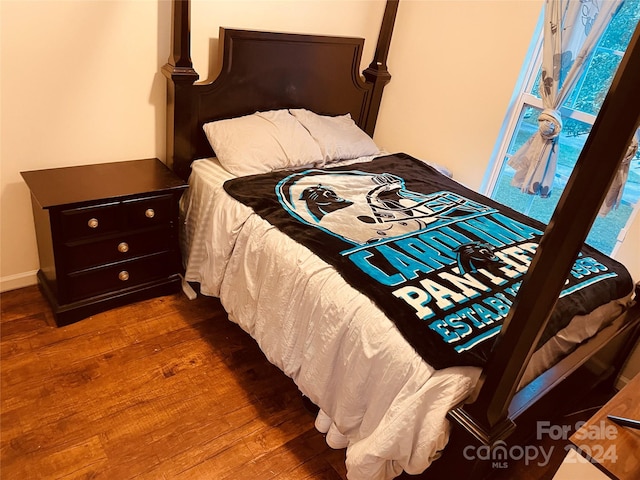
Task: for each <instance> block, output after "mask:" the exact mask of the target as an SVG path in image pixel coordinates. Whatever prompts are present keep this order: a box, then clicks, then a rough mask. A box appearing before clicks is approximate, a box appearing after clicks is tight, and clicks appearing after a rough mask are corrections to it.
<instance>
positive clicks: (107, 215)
mask: <svg viewBox="0 0 640 480" xmlns="http://www.w3.org/2000/svg"><path fill="white" fill-rule="evenodd" d="M122 224H123V211H122V205H121V204H120V203H119V202H118V203H110V204H103V205H100V206H93V207H85V208H74V209H71V210H63V211H62V212H61V214H60V226H61V230H62V232H61V236H62V239H63V240H74V239H80V238H86V237H95V236H99V235H103V234H108V233H114V232H118V231H120V230H121V229H122Z"/></svg>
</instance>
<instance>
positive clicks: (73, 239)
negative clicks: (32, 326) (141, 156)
mask: <svg viewBox="0 0 640 480" xmlns="http://www.w3.org/2000/svg"><path fill="white" fill-rule="evenodd" d="M21 175H22V177H23V178H24V180H25V182H26V183H27V185H28V187H29V189H30V190H31V204H32V208H33V217H34V222H35V229H36V238H37V241H38V255H39V257H40V270H39V271H38V282H39V285H40V287H41V289H42V291H43V293H44V295H45V297H46V298H47V300H48V301H49V303H50V304H51V307H52V309H53V314H54V318H55V321H56V324H57V325H58V326H62V325H67V324H69V323H73V322H76V321H78V320H81V319H83V318H86V317H88V316H90V315H93V314H96V313H99V312H101V311H104V310H108V309H110V308H114V307H117V306H121V305H124V304H127V303H130V302H134V301H138V300H143V299H147V298H151V297H155V296H159V295H166V294H169V293H173V292H175V291H177V290H178V289H179V288H180V284H181V279H180V275H179V274H180V272H181V268H182V267H181V260H180V249H179V246H178V200H179V197H180V195H181V194H182V192H183V191H184V190H185V189H186V188H187V184H186V183H185V182H184V181H183V180H182V179H180V178H179V177H178V176H176V175H175V174H174V173H173V172H172V171H171V170H169V169H168V168H167V167H166V166H165V165H164V164H163V163H162V162H161V161H160V160H158V159H157V158H151V159H145V160H132V161H126V162H114V163H103V164H96V165H82V166H74V167H65V168H53V169H46V170H36V171H29V172H21Z"/></svg>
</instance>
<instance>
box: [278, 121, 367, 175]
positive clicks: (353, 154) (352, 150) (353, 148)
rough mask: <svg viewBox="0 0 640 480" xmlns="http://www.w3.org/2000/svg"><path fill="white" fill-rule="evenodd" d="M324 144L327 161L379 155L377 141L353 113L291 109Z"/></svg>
mask: <svg viewBox="0 0 640 480" xmlns="http://www.w3.org/2000/svg"><path fill="white" fill-rule="evenodd" d="M289 111H290V112H291V114H292V115H293V116H294V117H296V118H297V119H298V121H299V122H300V123H301V124H302V125H304V127H305V128H306V129H307V130H309V133H310V134H311V136H312V137H313V138H314V139H315V141H316V142H318V145H320V151H321V152H322V158H323V160H324V162H325V163H326V162H333V161H336V160H349V159H352V158H359V157H365V156H369V155H376V154H377V153H379V149H378V147H377V145H376V144H375V143H374V142H373V140H372V139H371V137H370V136H369V135H367V134H366V133H365V132H364V131H362V130H361V129H360V127H358V126H357V125H356V123H355V122H354V121H353V120H352V118H351V115H350V114H348V113H347V114H346V115H340V116H337V117H329V116H326V115H318V114H317V113H314V112H311V111H309V110H305V109H290V110H289Z"/></svg>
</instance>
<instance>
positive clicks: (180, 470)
mask: <svg viewBox="0 0 640 480" xmlns="http://www.w3.org/2000/svg"><path fill="white" fill-rule="evenodd" d="M0 302H1V309H2V310H1V312H2V313H1V315H2V324H1V330H0V335H1V342H0V347H1V349H0V355H1V357H0V359H1V369H2V383H1V397H0V399H1V400H0V401H1V424H0V431H1V440H0V447H1V458H0V478H2V479H3V480H4V479H6V480H10V479H62V478H64V479H67V478H68V479H71V478H73V479H80V478H92V479H93V478H96V479H97V478H104V479H110V480H116V479H118V480H124V479H154V480H155V479H211V480H224V479H229V480H232V479H233V480H239V479H255V480H262V479H272V478H273V479H276V478H277V479H292V480H293V479H344V478H346V471H345V466H344V451H335V450H332V449H330V448H329V447H327V445H326V443H325V441H324V438H323V437H322V435H320V434H319V433H318V432H317V431H316V430H315V428H314V426H313V422H314V418H313V416H312V415H311V414H310V413H309V412H308V411H307V410H305V408H304V406H303V404H302V400H301V396H300V394H299V393H298V390H297V388H296V387H295V385H294V384H293V382H292V381H291V380H290V379H289V378H287V377H286V376H284V375H283V374H282V373H281V372H280V371H279V370H278V369H277V368H276V367H274V366H272V365H271V364H269V363H268V362H267V360H266V359H265V357H264V356H263V354H262V353H261V352H260V350H259V349H258V347H257V345H256V344H255V343H254V341H253V340H252V339H251V338H250V337H249V336H248V335H247V334H246V333H244V332H243V331H242V330H241V329H240V328H239V327H237V326H236V325H235V324H233V323H231V322H229V321H228V320H227V318H226V314H225V313H224V311H223V310H222V308H221V306H220V304H219V302H218V301H217V300H216V299H213V298H207V297H202V296H200V297H198V299H197V300H195V301H189V300H188V299H187V298H186V297H185V296H183V295H182V294H176V295H171V296H166V297H160V298H156V299H153V300H149V301H146V302H140V303H136V304H132V305H130V306H126V307H122V308H117V309H114V310H111V311H109V312H105V313H102V314H99V315H95V316H93V317H91V318H89V319H86V320H83V321H81V322H78V323H75V324H72V325H69V326H66V327H62V328H55V327H53V326H52V317H51V312H50V310H49V308H48V306H47V304H46V302H45V301H44V299H43V297H42V296H41V295H40V293H39V291H38V289H37V288H36V287H28V288H23V289H19V290H14V291H11V292H6V293H4V294H2V297H1V299H0Z"/></svg>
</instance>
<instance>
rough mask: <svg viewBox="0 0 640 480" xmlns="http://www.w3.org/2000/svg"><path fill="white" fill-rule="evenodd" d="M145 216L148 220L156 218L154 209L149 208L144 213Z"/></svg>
mask: <svg viewBox="0 0 640 480" xmlns="http://www.w3.org/2000/svg"><path fill="white" fill-rule="evenodd" d="M144 216H145V217H147V218H153V217H155V216H156V212H154V211H153V208H147V209H146V210H145V211H144Z"/></svg>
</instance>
